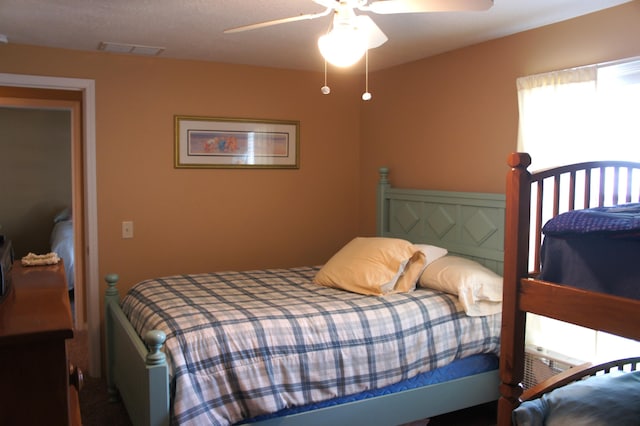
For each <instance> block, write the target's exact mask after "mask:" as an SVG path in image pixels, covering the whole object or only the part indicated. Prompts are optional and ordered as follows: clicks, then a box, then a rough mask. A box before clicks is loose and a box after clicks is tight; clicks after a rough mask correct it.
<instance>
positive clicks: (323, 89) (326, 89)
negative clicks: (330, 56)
mask: <svg viewBox="0 0 640 426" xmlns="http://www.w3.org/2000/svg"><path fill="white" fill-rule="evenodd" d="M320 91H321V92H322V94H323V95H328V94H329V93H331V88H329V86H327V60H326V59H325V61H324V86H322V87H321V88H320Z"/></svg>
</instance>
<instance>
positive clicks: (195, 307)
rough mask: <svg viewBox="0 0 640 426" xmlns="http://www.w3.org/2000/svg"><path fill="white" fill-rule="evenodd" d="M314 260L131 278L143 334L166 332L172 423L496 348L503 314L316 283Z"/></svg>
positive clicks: (322, 393)
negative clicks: (475, 312)
mask: <svg viewBox="0 0 640 426" xmlns="http://www.w3.org/2000/svg"><path fill="white" fill-rule="evenodd" d="M318 270H319V268H318V267H302V268H292V269H287V270H284V269H278V270H275V269H273V270H259V271H245V272H222V273H208V274H195V275H180V276H173V277H166V278H159V279H153V280H147V281H144V282H141V283H139V284H137V285H136V286H134V287H133V288H132V289H131V290H130V291H129V293H128V294H127V295H126V297H125V298H124V299H123V301H122V308H123V310H124V312H125V314H126V315H127V316H128V317H129V320H130V321H131V323H132V325H133V326H134V327H135V329H136V330H137V331H138V333H139V334H140V335H144V334H145V333H146V332H147V331H149V330H152V329H160V330H163V331H165V332H166V334H167V342H166V345H165V349H164V350H165V353H166V354H167V358H168V362H169V367H170V374H171V382H170V383H171V401H172V402H171V416H172V419H171V420H172V422H173V423H174V424H194V425H195V424H198V425H202V424H212V425H226V424H231V423H235V422H238V421H240V420H242V419H246V418H251V417H254V416H257V415H260V414H265V413H270V412H274V411H277V410H280V409H283V408H286V407H291V406H297V405H304V404H307V403H310V402H318V401H322V400H326V399H330V398H334V397H336V396H343V395H350V394H354V393H357V392H361V391H365V390H368V389H373V388H379V387H382V386H386V385H389V384H392V383H396V382H399V381H402V380H404V379H407V378H410V377H412V376H415V375H416V374H418V373H421V372H424V371H428V370H432V369H434V368H438V367H441V366H443V365H446V364H448V363H450V362H451V361H453V360H454V359H459V358H464V357H467V356H469V355H472V354H476V353H492V352H493V353H497V352H498V348H499V334H500V315H499V314H498V315H493V316H488V317H469V316H467V315H465V313H464V311H463V309H462V307H461V305H460V304H459V303H458V300H457V298H456V297H454V296H450V295H447V294H444V293H440V292H436V291H432V290H427V289H418V290H416V291H414V292H413V293H408V294H392V295H388V296H385V297H375V296H363V295H358V294H354V293H349V292H346V291H342V290H336V289H331V288H326V287H322V286H319V285H316V284H313V282H312V279H313V277H314V276H315V274H316V272H317V271H318Z"/></svg>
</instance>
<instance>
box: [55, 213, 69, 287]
mask: <svg viewBox="0 0 640 426" xmlns="http://www.w3.org/2000/svg"><path fill="white" fill-rule="evenodd" d="M50 244H51V252H54V253H56V254H57V255H58V256H59V257H60V258H61V259H62V260H63V261H64V272H65V275H66V277H67V287H68V288H69V291H71V290H73V289H74V288H75V273H74V268H75V255H74V251H73V221H72V215H71V210H70V209H64V210H62V211H61V212H60V213H58V214H57V215H56V216H55V217H54V219H53V229H52V230H51V236H50Z"/></svg>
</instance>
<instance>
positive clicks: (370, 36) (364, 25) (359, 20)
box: [355, 15, 389, 49]
mask: <svg viewBox="0 0 640 426" xmlns="http://www.w3.org/2000/svg"><path fill="white" fill-rule="evenodd" d="M355 20H356V26H357V27H358V29H362V31H364V32H365V33H366V34H367V49H374V48H376V47H379V46H382V45H383V44H384V43H386V41H387V40H389V39H388V38H387V35H386V34H385V33H383V32H382V30H381V29H380V27H378V26H377V25H376V23H375V22H373V19H371V18H370V17H369V16H367V15H358V16H356V17H355Z"/></svg>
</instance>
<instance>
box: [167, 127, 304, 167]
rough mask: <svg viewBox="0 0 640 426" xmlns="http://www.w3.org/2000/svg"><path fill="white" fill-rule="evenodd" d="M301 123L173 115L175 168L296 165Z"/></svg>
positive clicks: (297, 165) (298, 156)
mask: <svg viewBox="0 0 640 426" xmlns="http://www.w3.org/2000/svg"><path fill="white" fill-rule="evenodd" d="M299 158H300V122H299V121H285V120H250V119H241V118H211V117H192V116H181V115H176V116H175V167H176V168H263V169H265V168H284V169H297V168H299V164H298V163H299Z"/></svg>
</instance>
